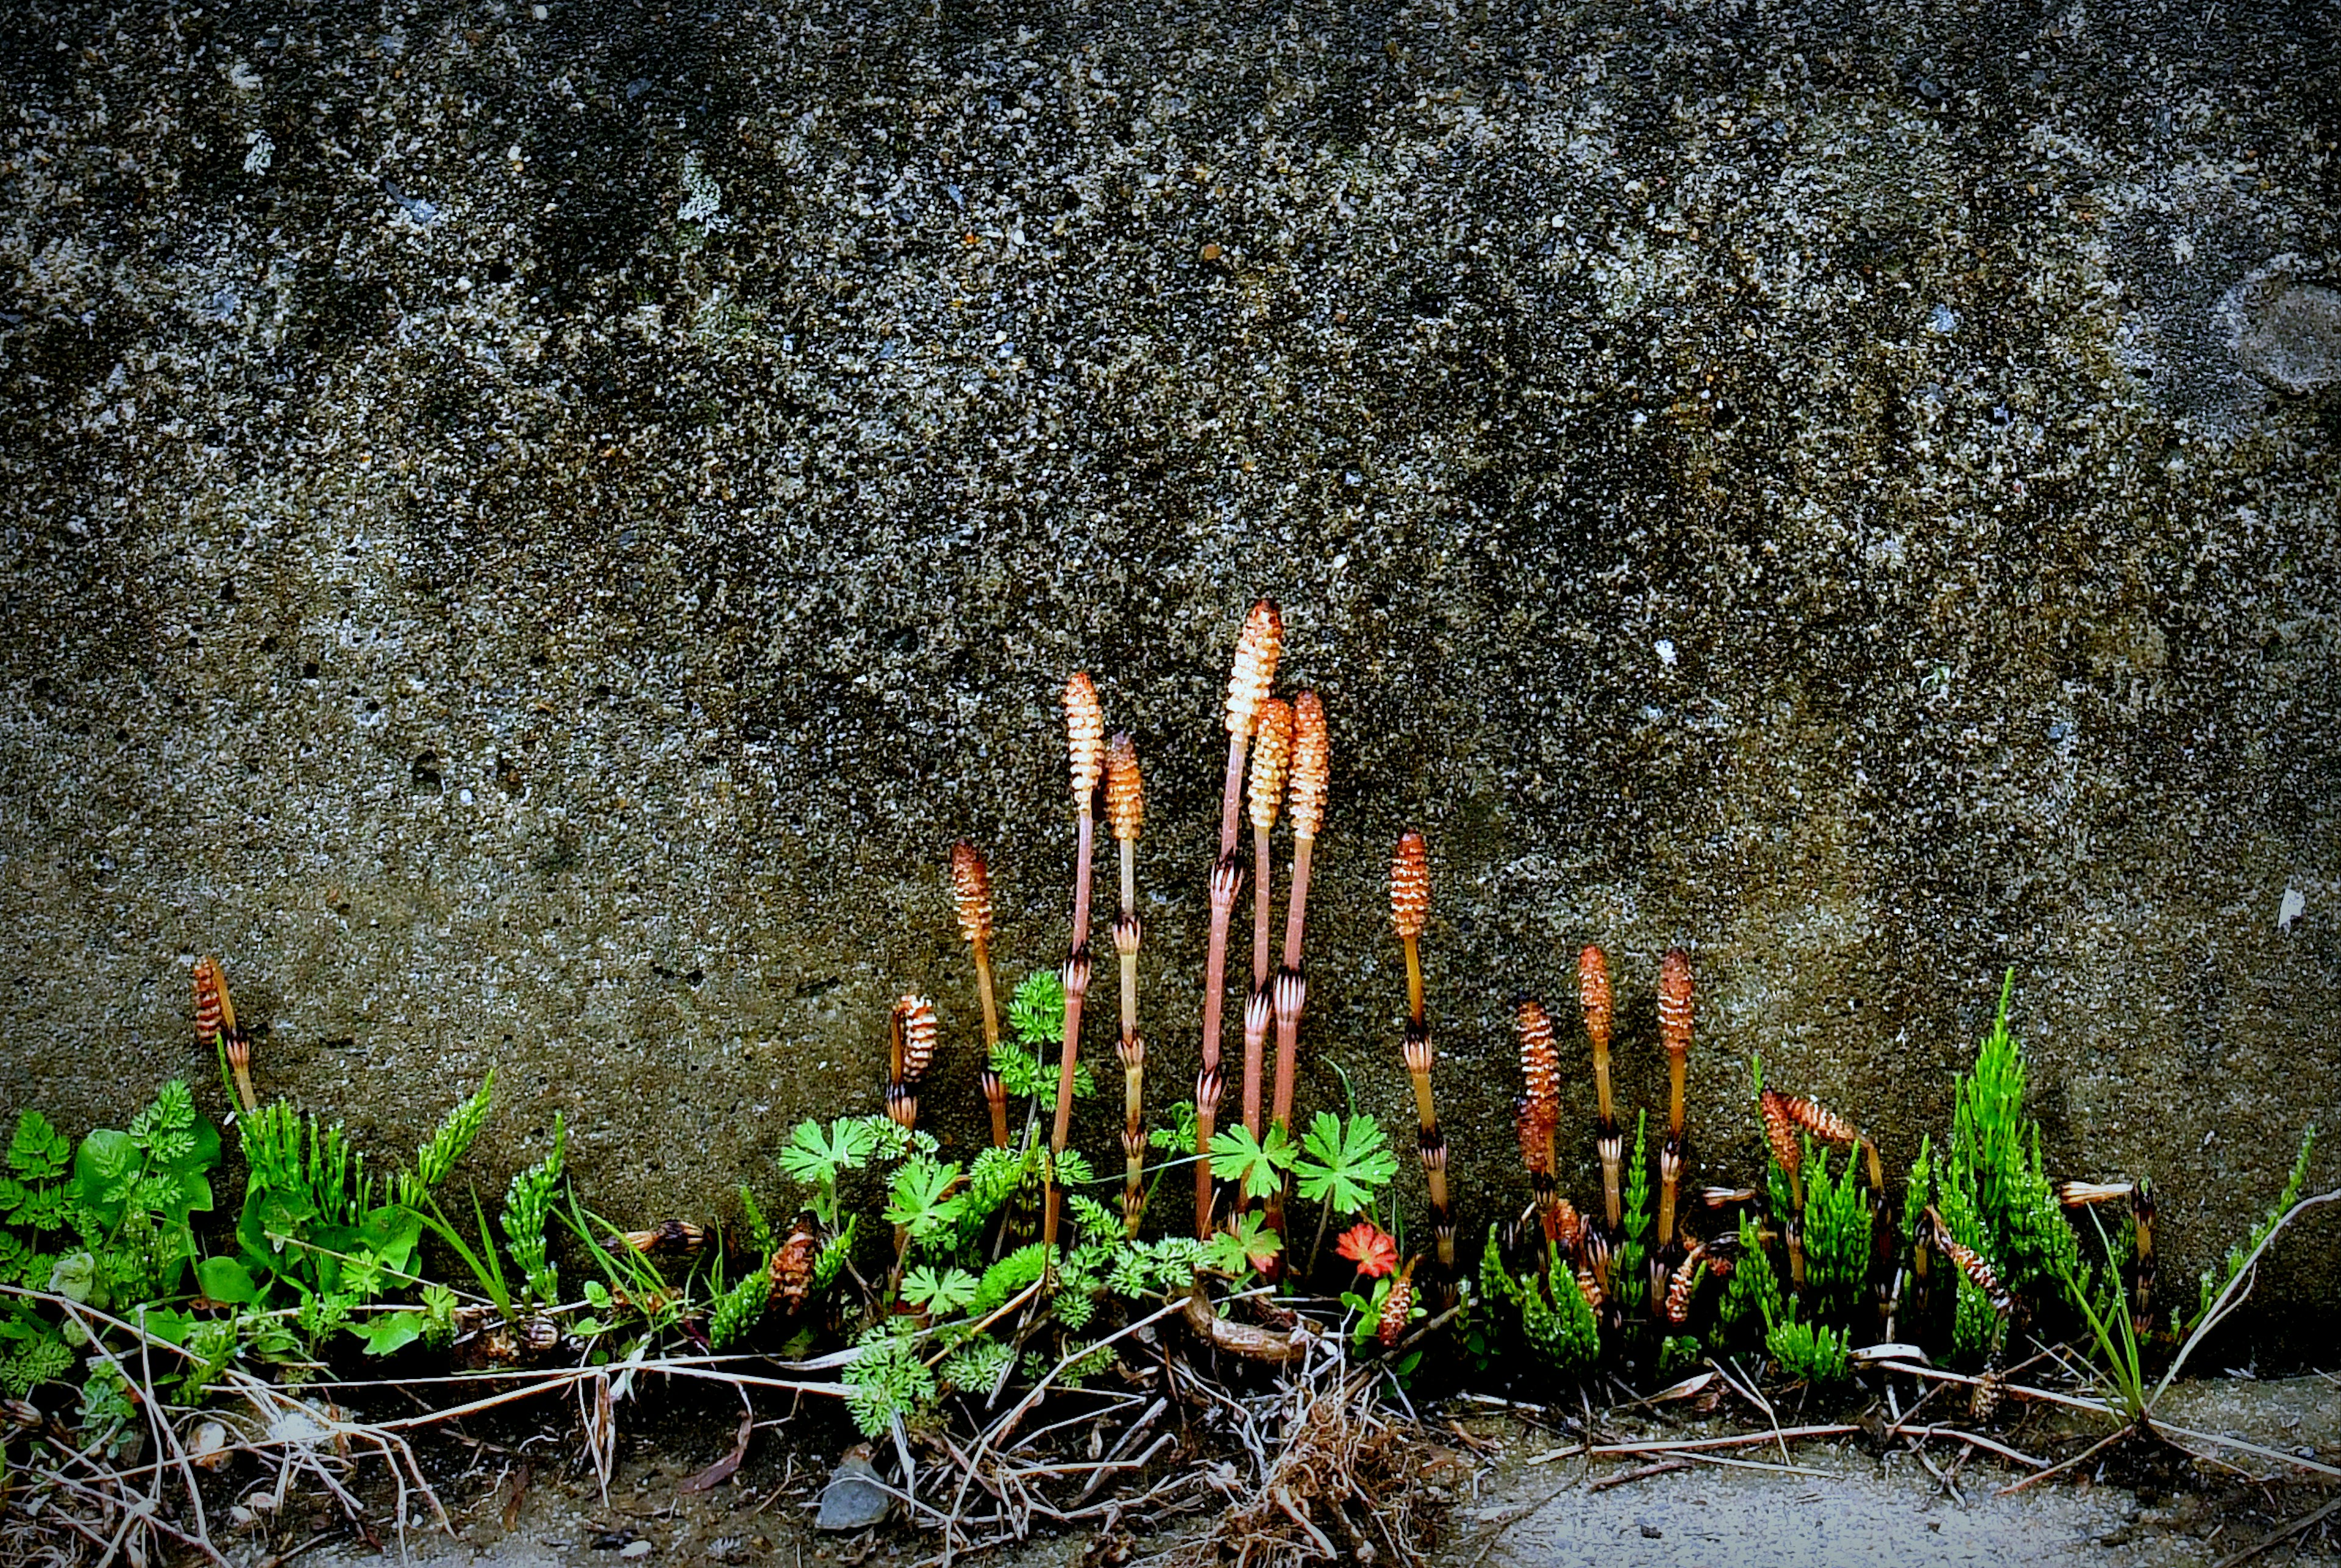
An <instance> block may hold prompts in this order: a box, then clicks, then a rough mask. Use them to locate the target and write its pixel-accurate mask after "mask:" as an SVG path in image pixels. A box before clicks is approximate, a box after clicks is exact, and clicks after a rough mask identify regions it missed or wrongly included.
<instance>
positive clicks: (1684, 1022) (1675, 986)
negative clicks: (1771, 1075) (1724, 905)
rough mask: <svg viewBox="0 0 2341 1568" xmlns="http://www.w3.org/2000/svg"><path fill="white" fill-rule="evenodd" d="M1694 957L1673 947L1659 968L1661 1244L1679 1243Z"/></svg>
mask: <svg viewBox="0 0 2341 1568" xmlns="http://www.w3.org/2000/svg"><path fill="white" fill-rule="evenodd" d="M1690 995H1691V986H1690V954H1688V953H1685V952H1684V951H1683V950H1682V949H1681V948H1679V947H1673V948H1669V949H1668V950H1667V955H1666V957H1665V959H1664V960H1663V961H1662V962H1661V963H1660V964H1659V1040H1660V1041H1661V1042H1662V1043H1663V1044H1665V1046H1666V1048H1667V1141H1666V1144H1665V1146H1664V1147H1662V1148H1661V1149H1660V1150H1659V1233H1658V1244H1659V1246H1661V1247H1666V1246H1671V1245H1673V1244H1674V1240H1675V1197H1676V1193H1677V1190H1678V1188H1679V1186H1680V1185H1681V1183H1682V1167H1683V1080H1684V1078H1685V1076H1686V1075H1687V1074H1688V1072H1689V1064H1690V1023H1691V1000H1690Z"/></svg>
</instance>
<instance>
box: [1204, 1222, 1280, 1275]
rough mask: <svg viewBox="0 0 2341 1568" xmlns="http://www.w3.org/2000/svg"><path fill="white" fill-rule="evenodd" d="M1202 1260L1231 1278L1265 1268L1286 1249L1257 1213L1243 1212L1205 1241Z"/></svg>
mask: <svg viewBox="0 0 2341 1568" xmlns="http://www.w3.org/2000/svg"><path fill="white" fill-rule="evenodd" d="M1202 1248H1203V1260H1202V1261H1203V1263H1204V1264H1205V1265H1206V1266H1208V1267H1210V1268H1213V1269H1216V1270H1218V1271H1219V1272H1220V1273H1223V1274H1226V1275H1228V1276H1229V1277H1230V1278H1231V1279H1240V1278H1242V1277H1243V1276H1244V1275H1245V1274H1247V1273H1258V1272H1260V1271H1262V1270H1265V1269H1266V1268H1267V1267H1268V1266H1269V1264H1270V1263H1274V1262H1275V1261H1276V1256H1277V1254H1278V1253H1280V1252H1282V1251H1283V1250H1284V1243H1283V1242H1282V1241H1281V1240H1280V1239H1279V1237H1278V1236H1277V1233H1275V1232H1274V1231H1272V1230H1270V1229H1269V1228H1268V1226H1267V1223H1266V1221H1265V1220H1264V1219H1263V1218H1262V1217H1261V1216H1260V1214H1259V1213H1248V1214H1240V1215H1238V1216H1237V1217H1236V1219H1235V1222H1234V1223H1232V1224H1231V1225H1230V1226H1229V1228H1228V1229H1226V1230H1223V1231H1217V1232H1214V1233H1212V1235H1211V1239H1210V1241H1208V1242H1205V1243H1202Z"/></svg>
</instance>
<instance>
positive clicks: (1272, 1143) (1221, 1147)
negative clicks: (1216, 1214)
mask: <svg viewBox="0 0 2341 1568" xmlns="http://www.w3.org/2000/svg"><path fill="white" fill-rule="evenodd" d="M1326 1119H1327V1120H1328V1121H1330V1120H1331V1118H1330V1117H1328V1118H1326ZM1297 1157H1298V1151H1296V1150H1295V1149H1294V1148H1293V1147H1292V1140H1291V1139H1290V1137H1289V1136H1287V1135H1286V1134H1285V1131H1284V1129H1283V1128H1282V1127H1280V1126H1277V1125H1275V1124H1270V1126H1269V1129H1268V1137H1267V1138H1266V1140H1265V1141H1263V1140H1261V1139H1259V1138H1255V1137H1254V1136H1252V1133H1251V1129H1250V1128H1249V1127H1245V1126H1241V1125H1238V1126H1234V1127H1230V1128H1228V1129H1226V1130H1225V1131H1224V1132H1219V1133H1214V1134H1211V1164H1212V1168H1213V1169H1214V1170H1215V1171H1217V1172H1218V1173H1219V1174H1221V1175H1223V1176H1225V1177H1227V1178H1228V1179H1229V1180H1230V1181H1232V1182H1234V1183H1236V1184H1237V1189H1238V1190H1239V1191H1240V1192H1241V1193H1242V1194H1243V1195H1244V1196H1245V1197H1246V1198H1265V1197H1267V1196H1268V1195H1269V1194H1270V1193H1274V1192H1276V1191H1278V1190H1279V1189H1280V1188H1281V1187H1282V1186H1283V1185H1284V1174H1285V1173H1286V1172H1287V1171H1290V1170H1291V1169H1292V1166H1293V1162H1294V1160H1295V1159H1296V1158H1297Z"/></svg>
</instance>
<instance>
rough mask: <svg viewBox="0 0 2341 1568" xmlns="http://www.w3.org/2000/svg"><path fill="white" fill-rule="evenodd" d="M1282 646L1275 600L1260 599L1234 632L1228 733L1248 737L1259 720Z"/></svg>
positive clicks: (1280, 621) (1229, 685)
mask: <svg viewBox="0 0 2341 1568" xmlns="http://www.w3.org/2000/svg"><path fill="white" fill-rule="evenodd" d="M1283 648H1284V617H1283V615H1282V614H1280V612H1279V611H1278V610H1277V607H1276V601H1275V600H1273V599H1262V600H1260V602H1259V603H1258V604H1254V605H1253V606H1252V607H1251V614H1249V615H1246V616H1245V617H1244V624H1243V630H1242V631H1241V632H1240V633H1239V634H1237V636H1236V656H1235V664H1234V667H1233V668H1232V669H1230V671H1229V672H1228V734H1231V735H1239V736H1241V737H1242V738H1243V739H1245V740H1250V738H1251V736H1252V734H1253V732H1254V731H1255V729H1257V727H1258V726H1259V724H1260V704H1262V703H1264V702H1266V701H1267V700H1268V692H1269V688H1270V686H1271V685H1273V684H1275V683H1276V659H1277V655H1278V654H1280V653H1281V652H1282V651H1283Z"/></svg>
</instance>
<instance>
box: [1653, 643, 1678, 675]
mask: <svg viewBox="0 0 2341 1568" xmlns="http://www.w3.org/2000/svg"><path fill="white" fill-rule="evenodd" d="M1650 646H1651V647H1653V648H1655V649H1657V650H1658V654H1659V663H1660V664H1664V665H1665V666H1666V667H1667V668H1668V669H1669V670H1671V669H1673V668H1674V667H1675V644H1674V640H1673V639H1672V638H1669V637H1660V638H1659V640H1658V641H1657V642H1655V643H1653V644H1650Z"/></svg>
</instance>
